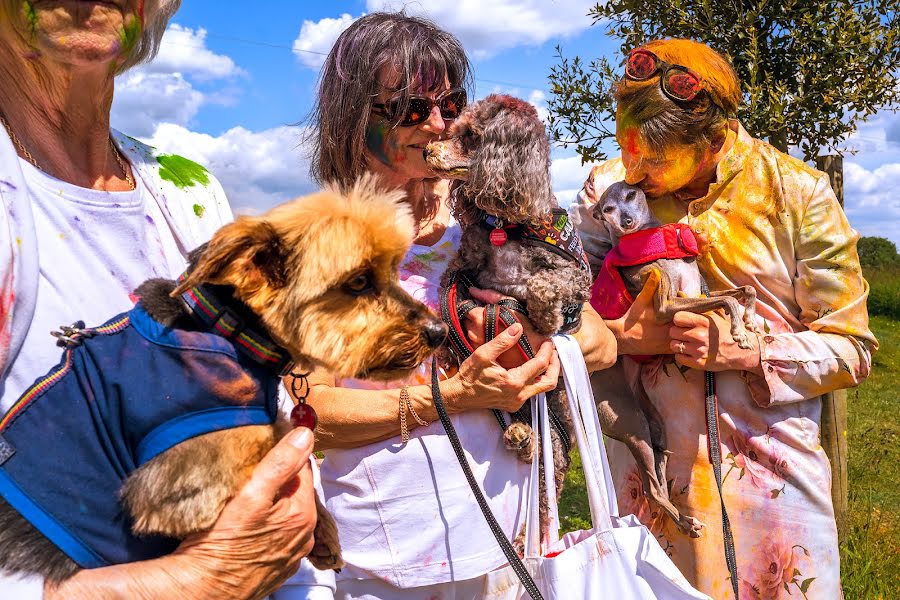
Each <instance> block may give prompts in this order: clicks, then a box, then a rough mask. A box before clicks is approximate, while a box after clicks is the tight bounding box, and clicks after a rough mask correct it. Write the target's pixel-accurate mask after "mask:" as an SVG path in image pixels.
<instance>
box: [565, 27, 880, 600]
mask: <svg viewBox="0 0 900 600" xmlns="http://www.w3.org/2000/svg"><path fill="white" fill-rule="evenodd" d="M615 98H616V101H617V110H616V139H617V140H618V142H619V146H620V148H621V158H616V159H613V160H610V161H607V162H605V163H603V164H601V165H599V166H597V167H595V168H594V169H593V170H592V171H591V173H590V175H589V177H588V179H587V181H586V182H585V186H584V192H583V194H581V195H580V198H579V200H578V202H577V203H576V204H575V205H573V206H572V208H571V209H570V212H571V213H572V214H573V216H574V218H575V219H576V220H577V221H580V225H579V229H580V230H581V232H582V236H583V238H584V239H585V247H586V249H587V250H588V252H589V254H591V261H592V263H593V264H594V265H597V264H599V262H600V261H602V258H603V256H604V255H605V254H606V252H607V251H608V250H609V247H610V246H609V242H610V240H609V236H608V235H607V233H606V231H605V230H602V229H601V228H600V226H599V224H598V223H597V222H596V221H593V220H592V219H591V218H590V211H591V205H592V204H593V203H594V202H596V201H597V199H598V198H600V196H601V194H602V193H603V191H604V190H605V189H606V188H607V187H608V186H609V185H610V184H612V183H613V182H616V181H620V180H623V179H624V180H625V181H627V182H628V183H630V184H635V185H638V186H640V187H641V188H642V189H643V191H644V192H645V193H646V195H647V197H648V199H649V201H650V206H651V209H652V210H653V212H654V213H655V215H656V216H657V217H658V218H659V219H660V220H661V221H662V222H663V223H671V222H676V221H677V222H681V223H687V224H689V225H690V226H691V227H692V228H693V230H694V232H695V233H696V234H697V235H698V237H700V238H701V239H702V241H703V246H704V247H703V249H702V252H701V254H700V256H699V257H698V264H699V266H700V269H701V271H702V272H703V275H704V276H705V278H706V281H707V282H708V284H709V287H710V289H711V290H712V291H716V290H722V289H728V288H734V287H737V286H743V285H752V286H753V287H754V288H756V292H757V304H756V312H757V315H758V322H757V326H758V328H759V333H758V335H755V336H751V337H752V338H753V344H752V346H753V347H752V348H750V349H746V350H745V349H742V348H739V347H738V346H737V345H736V344H735V343H734V341H733V340H732V338H731V335H730V334H729V322H728V320H727V319H726V318H725V317H723V316H722V315H720V314H718V313H710V314H706V315H695V314H691V313H678V314H676V315H675V318H674V320H673V322H672V323H669V324H666V325H657V324H656V322H655V318H654V315H653V305H652V294H651V293H649V292H651V290H650V289H649V288H651V287H652V285H648V286H647V288H645V291H644V293H642V294H641V295H640V296H639V297H638V298H637V299H636V301H635V303H634V305H633V306H632V307H631V309H630V311H629V313H628V314H626V315H625V316H624V317H623V318H621V319H617V320H610V321H607V324H608V325H609V328H610V329H611V330H612V331H613V332H614V334H615V336H616V337H617V339H618V343H619V352H620V353H623V354H644V355H648V354H649V355H660V356H659V357H658V358H657V359H656V360H655V361H654V362H651V363H650V364H648V365H646V366H645V367H644V371H643V384H644V388H645V389H646V391H647V394H648V395H649V397H650V399H651V400H652V401H653V403H654V405H655V406H656V408H657V409H658V410H659V411H660V413H661V414H662V417H663V418H664V420H665V424H666V430H667V437H668V440H667V441H668V450H670V451H671V452H672V454H671V455H670V456H669V457H668V464H667V479H668V480H669V494H670V497H671V499H672V502H673V503H674V504H675V505H676V506H677V507H678V508H679V509H680V510H682V511H683V512H684V513H686V514H689V515H691V516H693V517H695V518H697V519H699V520H700V521H702V522H703V523H705V524H706V528H705V529H704V531H703V534H702V536H701V537H700V538H696V539H695V538H689V537H687V536H686V535H684V534H682V533H680V532H679V531H678V530H677V528H676V527H675V526H674V524H673V523H672V522H671V521H670V520H668V519H667V518H666V517H664V516H662V515H661V514H659V512H658V511H656V510H655V508H654V507H652V506H650V505H649V504H648V502H647V500H646V498H645V496H644V490H643V489H642V486H641V482H640V478H639V477H638V475H637V471H636V467H635V465H634V461H633V460H632V458H631V455H630V453H629V452H628V451H627V450H626V449H625V447H624V446H623V445H621V444H619V443H618V442H614V441H610V442H609V448H610V453H609V457H610V462H611V465H612V470H613V476H614V480H615V482H616V486H617V488H618V492H619V494H618V498H619V503H620V505H621V509H622V512H623V513H633V514H635V515H638V516H639V517H641V518H642V519H643V520H644V522H645V524H647V525H648V526H649V527H650V528H651V530H652V531H653V533H655V534H656V535H657V536H658V537H659V540H660V543H661V544H662V545H663V547H664V548H666V549H667V552H668V553H669V555H670V556H671V557H672V559H673V560H674V561H675V563H676V564H677V565H678V566H679V567H680V568H681V571H682V573H684V574H685V576H686V577H687V578H688V579H689V580H690V581H691V583H692V584H694V585H695V586H696V587H697V588H698V589H700V590H702V591H704V592H706V593H707V594H709V595H711V596H712V597H713V598H717V599H718V598H733V597H734V596H733V593H732V589H731V583H730V582H729V572H728V569H727V567H726V562H725V559H724V556H723V533H722V527H721V519H722V517H721V510H720V505H719V497H718V492H717V490H716V482H715V480H714V478H713V469H712V467H711V466H710V462H709V458H708V454H707V439H706V434H707V428H706V423H705V417H704V398H705V387H704V374H703V371H704V370H707V371H714V372H716V391H717V397H718V403H719V404H718V410H719V414H720V418H719V427H720V438H721V454H722V457H724V458H723V459H722V473H723V477H724V484H723V494H724V502H725V505H726V507H727V511H728V515H729V517H730V520H731V527H732V530H733V534H734V541H735V546H736V555H737V574H738V580H739V586H740V597H741V599H742V600H744V599H756V598H782V597H785V598H786V597H788V594H789V593H790V594H791V595H792V596H794V597H808V598H840V597H841V591H840V574H839V566H838V542H837V534H836V529H835V521H834V512H833V509H832V505H831V492H830V490H831V473H830V466H829V462H828V458H827V457H826V456H825V453H824V452H823V450H822V447H821V446H820V445H819V422H820V417H821V395H822V394H824V393H827V392H830V391H832V390H836V389H839V388H846V387H850V386H855V385H858V384H859V383H860V382H861V381H862V380H863V379H865V377H866V376H867V375H868V373H869V369H870V367H871V361H872V353H873V352H874V351H875V349H876V348H877V342H876V340H875V338H874V336H873V335H872V333H871V331H869V327H868V316H867V313H866V296H867V294H868V285H867V284H866V282H865V281H864V280H863V278H862V274H861V272H860V267H859V260H858V257H857V253H856V241H857V239H858V238H859V235H858V234H857V233H856V232H855V231H854V230H853V229H851V228H850V225H849V224H848V223H847V219H846V218H845V216H844V213H843V211H842V210H841V208H840V206H839V205H838V202H837V200H836V198H835V196H834V193H833V191H832V189H831V186H830V185H829V181H828V178H827V176H826V175H824V174H823V173H820V172H818V171H815V170H813V169H812V168H810V167H809V166H807V165H806V164H805V163H803V162H801V161H799V160H797V159H794V158H792V157H790V156H787V155H785V154H782V153H781V152H779V151H777V150H776V149H775V148H773V147H772V146H770V145H769V144H767V143H765V142H763V141H761V140H757V139H754V138H753V137H751V136H750V134H748V133H747V131H746V130H745V129H744V128H743V127H742V126H741V125H740V123H738V122H737V120H735V119H734V118H733V117H734V115H735V114H736V112H737V109H738V105H739V103H740V101H741V88H740V82H739V81H738V79H737V76H736V75H735V73H734V71H733V70H732V68H731V66H730V65H729V64H728V62H727V61H726V60H725V58H724V57H722V56H721V55H719V54H718V53H716V52H715V51H713V50H711V49H710V48H708V47H707V46H705V45H702V44H699V43H696V42H691V41H688V40H661V41H656V42H651V43H648V44H646V45H644V46H642V47H640V48H638V49H635V50H633V51H632V52H631V53H630V54H629V56H628V59H627V61H626V65H625V77H624V78H623V79H622V80H621V81H620V82H619V84H618V86H617V88H616V90H615Z"/></svg>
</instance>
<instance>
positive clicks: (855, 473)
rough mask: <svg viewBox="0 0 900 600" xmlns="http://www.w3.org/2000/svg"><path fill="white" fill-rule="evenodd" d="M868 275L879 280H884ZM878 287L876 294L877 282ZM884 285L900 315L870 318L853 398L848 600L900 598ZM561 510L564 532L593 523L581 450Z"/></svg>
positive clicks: (896, 450) (894, 324)
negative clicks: (869, 348)
mask: <svg viewBox="0 0 900 600" xmlns="http://www.w3.org/2000/svg"><path fill="white" fill-rule="evenodd" d="M869 277H870V274H869V273H867V278H869ZM869 281H870V283H873V282H875V283H878V282H879V278H876V277H872V278H871V279H869ZM872 289H873V294H874V292H875V290H876V286H875V285H873V286H872ZM878 289H879V294H880V297H883V296H884V294H885V292H884V290H891V289H892V290H893V292H892V293H893V294H895V295H896V298H895V299H896V310H897V313H896V314H897V318H889V317H885V316H877V315H876V316H873V317H872V322H871V326H872V331H874V332H875V335H876V336H877V337H878V340H879V342H880V344H881V349H880V350H879V352H878V353H877V354H876V355H875V359H874V365H873V367H872V374H871V375H870V376H869V378H868V379H867V380H866V381H865V383H863V385H861V386H860V387H859V388H857V389H855V390H851V391H850V393H849V398H848V410H849V415H848V445H849V450H850V455H849V460H848V469H849V484H850V515H849V528H850V530H849V535H848V538H847V541H846V543H844V544H842V546H841V577H842V581H843V585H844V594H845V596H846V598H847V600H870V599H871V600H892V599H897V598H900V540H898V536H900V418H898V416H900V414H898V413H900V411H898V400H900V276H898V277H897V279H896V281H894V282H887V283H879V288H878ZM870 300H871V298H870ZM870 307H871V304H870ZM872 312H873V313H874V311H872ZM559 509H560V510H559V512H560V521H561V525H562V527H563V531H571V530H573V529H589V528H590V526H591V525H590V510H589V509H588V502H587V494H586V492H585V484H584V474H583V472H582V469H581V461H580V460H579V459H578V457H577V456H576V457H575V459H574V461H573V464H572V468H571V469H570V470H569V475H568V477H567V478H566V488H565V491H564V492H563V496H562V498H561V500H560V507H559Z"/></svg>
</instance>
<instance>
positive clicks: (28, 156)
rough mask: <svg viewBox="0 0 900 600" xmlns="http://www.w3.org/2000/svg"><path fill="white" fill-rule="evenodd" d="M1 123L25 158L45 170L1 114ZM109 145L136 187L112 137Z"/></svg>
mask: <svg viewBox="0 0 900 600" xmlns="http://www.w3.org/2000/svg"><path fill="white" fill-rule="evenodd" d="M0 123H3V127H4V129H6V133H8V134H9V137H10V139H11V140H12V141H13V144H15V146H16V148H18V149H19V152H21V153H22V156H23V157H25V160H27V161H28V162H30V163H31V164H32V165H34V168H36V169H39V170H41V171H43V169H41V166H40V165H39V164H38V162H37V161H36V160H35V159H34V156H32V154H31V152H29V151H28V148H26V147H25V145H24V144H23V143H22V142H21V141H20V140H19V138H18V136H16V134H15V133H14V132H13V130H12V127H10V126H9V123H8V122H7V121H6V118H5V117H4V116H3V115H0ZM109 147H110V149H111V150H112V152H113V156H114V157H115V159H116V162H117V163H118V164H119V168H120V169H122V174H123V175H125V181H126V182H127V183H128V186H129V188H130V189H132V190H134V189H136V188H137V184H136V183H135V181H134V177H132V176H131V173H129V172H128V168H127V167H126V166H125V160H124V159H123V158H122V155H121V153H120V152H119V149H118V148H116V145H115V144H114V143H113V141H112V137H110V138H109Z"/></svg>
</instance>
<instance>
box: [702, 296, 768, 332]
mask: <svg viewBox="0 0 900 600" xmlns="http://www.w3.org/2000/svg"><path fill="white" fill-rule="evenodd" d="M709 295H710V297H711V298H712V297H718V296H732V297H733V298H734V299H735V300H737V301H738V302H739V303H740V304H741V306H743V307H744V326H745V327H746V328H747V329H749V330H750V331H753V332H757V331H758V330H757V327H756V288H755V287H753V286H752V285H744V286H741V287H739V288H735V289H733V290H720V291H718V292H710V293H709Z"/></svg>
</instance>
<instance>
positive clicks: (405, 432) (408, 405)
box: [400, 385, 430, 444]
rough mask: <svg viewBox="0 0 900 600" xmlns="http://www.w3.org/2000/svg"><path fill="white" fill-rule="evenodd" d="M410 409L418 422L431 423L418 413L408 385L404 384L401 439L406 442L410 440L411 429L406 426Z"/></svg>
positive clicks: (401, 402) (402, 389)
mask: <svg viewBox="0 0 900 600" xmlns="http://www.w3.org/2000/svg"><path fill="white" fill-rule="evenodd" d="M407 410H409V412H410V414H411V415H412V416H413V419H415V420H416V423H418V424H419V425H429V424H430V423H428V421H423V420H422V419H421V418H420V417H419V415H418V414H416V409H414V408H413V405H412V402H411V401H410V399H409V390H408V387H407V386H405V385H404V386H403V387H402V388H400V440H401V441H402V442H403V443H404V444H405V443H406V442H408V441H409V429H408V428H407V426H406V411H407Z"/></svg>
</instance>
